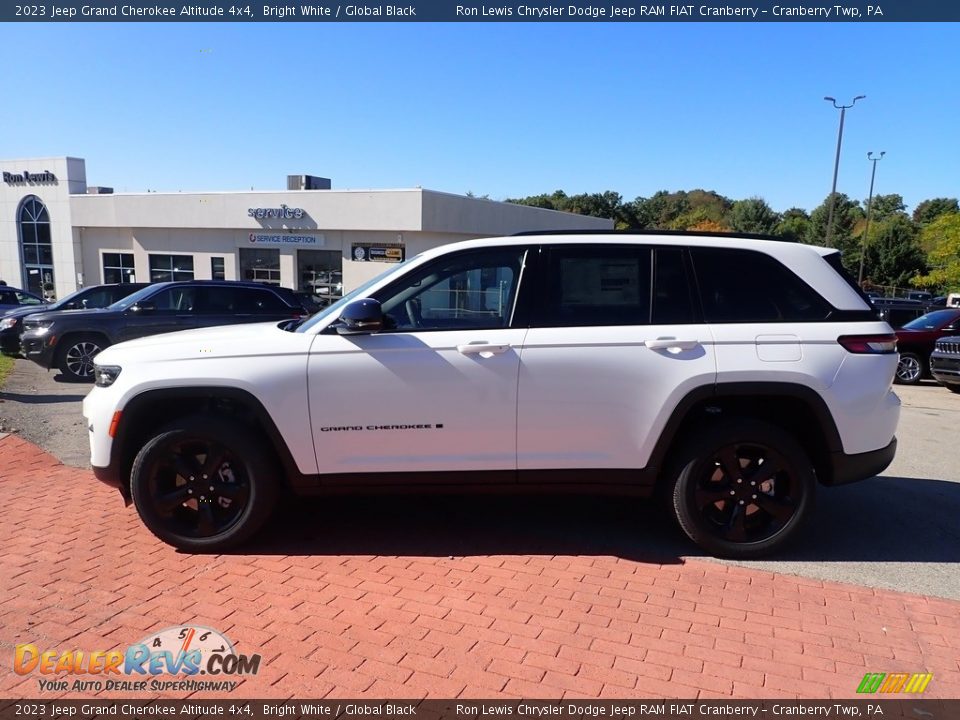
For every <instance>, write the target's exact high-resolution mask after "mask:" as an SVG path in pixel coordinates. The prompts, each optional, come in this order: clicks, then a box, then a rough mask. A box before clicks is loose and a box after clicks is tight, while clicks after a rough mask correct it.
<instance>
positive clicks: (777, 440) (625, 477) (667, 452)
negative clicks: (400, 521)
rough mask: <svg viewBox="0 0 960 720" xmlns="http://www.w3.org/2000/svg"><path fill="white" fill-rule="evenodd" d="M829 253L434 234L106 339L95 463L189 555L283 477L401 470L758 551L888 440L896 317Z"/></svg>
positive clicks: (398, 474)
mask: <svg viewBox="0 0 960 720" xmlns="http://www.w3.org/2000/svg"><path fill="white" fill-rule="evenodd" d="M840 267H841V266H840V264H839V254H838V253H836V252H835V251H832V250H827V249H823V248H817V247H811V246H805V245H797V244H792V243H787V242H775V241H770V240H761V239H754V238H749V237H742V236H722V237H713V236H707V235H671V234H668V233H657V234H631V235H620V234H607V235H575V234H569V235H567V234H547V235H539V236H536V235H529V236H519V237H510V238H495V239H488V240H474V241H467V242H461V243H456V244H452V245H447V246H444V247H441V248H437V249H435V250H431V251H429V252H426V253H424V254H422V255H418V256H417V257H415V258H412V259H410V260H408V261H407V262H406V263H403V264H402V265H398V266H394V267H392V268H390V269H389V270H388V271H387V272H385V273H384V274H383V275H381V276H379V277H378V278H376V279H374V280H372V281H370V282H368V283H367V284H365V285H363V286H362V287H360V288H358V289H356V290H354V291H353V292H352V293H350V294H349V295H347V296H346V297H344V298H343V299H342V300H340V301H339V302H337V303H335V304H334V305H332V306H330V307H329V308H327V309H326V310H324V311H322V312H320V313H318V314H317V315H315V316H313V317H312V318H311V319H310V320H309V321H306V322H305V323H302V324H300V325H299V326H298V327H295V328H292V327H291V326H290V324H287V325H285V324H283V323H280V324H278V323H264V324H257V325H248V326H241V327H230V328H222V329H206V330H201V331H186V332H181V333H175V334H171V335H164V336H161V337H154V338H149V339H143V340H135V341H132V342H127V343H122V344H120V345H115V346H113V347H109V348H107V349H106V350H104V351H103V352H102V353H101V354H100V355H98V356H97V358H96V387H95V388H94V389H93V390H92V391H91V392H90V394H89V395H88V396H87V398H86V400H85V401H84V404H83V411H84V415H85V417H86V418H87V421H88V425H89V429H90V447H91V461H92V465H93V467H94V471H95V473H96V474H97V476H98V477H99V478H100V479H102V480H104V481H107V482H109V483H111V484H114V485H116V486H118V487H119V488H120V489H121V491H122V492H123V494H124V496H125V497H126V498H127V499H128V501H129V500H130V499H131V498H132V500H133V503H134V504H135V506H136V508H137V511H138V512H139V514H140V516H141V518H142V519H143V521H144V522H145V523H146V525H147V526H148V527H149V528H150V530H152V531H153V532H154V533H155V534H156V535H157V536H158V537H160V538H161V539H163V540H165V541H166V542H168V543H170V544H173V545H175V546H177V547H179V548H183V549H187V550H192V551H219V550H221V549H224V548H227V547H230V546H233V545H236V544H238V543H240V542H241V541H243V540H245V539H247V538H249V537H250V536H251V535H252V534H253V533H254V532H256V531H257V530H258V529H259V528H260V527H261V526H262V525H263V523H264V522H265V521H266V520H267V518H268V517H269V516H270V514H271V512H272V510H273V507H274V500H275V498H276V495H277V490H278V488H279V486H281V485H286V486H288V487H289V488H291V489H292V490H293V491H295V492H297V493H304V494H312V493H325V492H335V491H338V490H339V491H343V490H344V489H345V488H351V487H359V486H362V487H364V488H365V489H367V490H369V489H370V488H372V487H373V488H378V489H382V490H385V491H389V490H397V489H398V488H399V487H401V486H402V487H403V488H404V489H405V490H408V491H409V490H410V489H414V490H423V491H429V490H438V489H445V490H450V489H451V488H452V489H455V490H456V491H458V492H459V491H467V490H476V489H491V488H496V489H498V490H503V491H513V492H525V491H534V490H547V489H552V490H558V489H560V490H565V491H568V492H570V491H573V492H589V493H601V492H603V493H622V494H635V495H644V494H652V493H653V492H654V491H655V490H658V489H659V490H662V491H663V492H664V493H665V494H666V496H667V497H668V498H669V499H670V502H671V505H672V509H673V512H674V513H675V515H676V518H677V520H678V521H679V523H680V525H681V527H682V528H683V530H684V531H685V532H686V533H687V535H688V536H689V537H690V538H691V539H693V540H694V541H695V542H697V543H698V544H700V545H701V546H702V547H703V548H705V549H706V550H708V551H709V552H711V553H714V554H717V555H726V556H735V557H752V556H757V555H760V554H763V553H766V552H768V551H771V550H773V549H774V548H777V547H779V546H780V545H781V543H783V542H784V541H786V540H787V539H788V538H789V537H791V536H793V535H794V534H795V533H796V531H797V529H798V528H799V527H800V526H801V524H802V522H803V521H804V519H805V518H807V517H808V516H809V515H810V511H811V507H812V503H813V496H814V490H815V486H816V485H817V483H818V482H819V483H820V484H823V485H838V484H841V483H846V482H851V481H854V480H860V479H862V478H867V477H870V476H872V475H874V474H876V473H878V472H881V471H882V470H883V469H884V468H886V467H887V465H888V464H889V463H890V461H891V459H892V458H893V455H894V452H895V449H896V439H895V437H894V432H895V430H896V426H897V420H898V418H899V412H900V403H899V400H898V399H897V397H896V395H894V394H893V392H892V391H891V383H892V380H893V376H894V371H895V369H896V367H897V353H896V344H895V336H894V335H893V333H892V331H891V329H890V326H889V325H887V324H886V323H884V322H882V321H878V320H877V319H876V317H875V316H874V314H873V312H872V310H871V309H870V307H869V305H868V304H867V302H866V301H865V300H864V298H863V296H862V295H861V294H860V293H859V292H858V291H857V290H856V287H855V285H854V284H853V283H851V282H850V281H849V278H847V277H846V276H844V275H842V274H841V271H840Z"/></svg>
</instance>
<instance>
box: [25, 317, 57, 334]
mask: <svg viewBox="0 0 960 720" xmlns="http://www.w3.org/2000/svg"><path fill="white" fill-rule="evenodd" d="M52 327H53V320H39V321H34V322H32V323H30V324H29V325H27V324H26V323H24V327H23V329H24V332H27V331H30V330H33V332H35V333H36V334H37V335H46V334H47V333H48V332H50V328H52Z"/></svg>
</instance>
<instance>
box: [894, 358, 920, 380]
mask: <svg viewBox="0 0 960 720" xmlns="http://www.w3.org/2000/svg"><path fill="white" fill-rule="evenodd" d="M922 377H923V361H922V360H921V359H920V356H919V355H917V354H916V353H910V352H906V353H900V362H898V363H897V375H896V381H897V382H898V383H900V384H901V385H916V384H917V383H918V382H920V378H922Z"/></svg>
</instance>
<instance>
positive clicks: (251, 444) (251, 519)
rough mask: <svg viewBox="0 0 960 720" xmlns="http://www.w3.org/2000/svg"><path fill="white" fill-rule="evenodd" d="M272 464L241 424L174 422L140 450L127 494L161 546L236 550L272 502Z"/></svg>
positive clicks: (254, 436) (200, 419)
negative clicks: (163, 544) (167, 544)
mask: <svg viewBox="0 0 960 720" xmlns="http://www.w3.org/2000/svg"><path fill="white" fill-rule="evenodd" d="M273 466H274V463H271V454H270V452H269V451H268V449H267V447H266V445H265V444H264V441H263V439H262V438H261V437H259V436H258V435H257V434H256V433H255V432H253V431H252V430H251V429H250V428H249V427H247V426H246V425H243V424H241V423H238V422H235V421H232V420H229V419H226V418H221V417H213V416H197V417H193V418H186V419H182V420H178V421H176V422H175V423H173V424H172V425H170V426H168V427H167V428H166V429H164V430H162V431H161V432H160V433H159V434H158V435H157V436H156V437H154V438H153V439H152V440H150V442H148V443H147V444H146V445H144V446H143V449H141V450H140V452H139V453H138V454H137V457H136V459H135V460H134V462H133V468H132V471H131V475H130V492H131V495H132V496H133V502H134V505H135V506H136V508H137V512H138V513H139V514H140V518H141V519H142V520H143V522H144V524H145V525H146V526H147V527H148V528H149V529H150V531H151V532H152V533H153V534H154V535H156V536H157V537H158V538H160V539H161V540H163V541H164V542H167V543H169V544H170V545H173V546H174V547H177V548H180V549H181V550H189V551H192V552H219V551H222V550H226V549H228V548H231V547H234V546H236V545H239V544H240V543H242V542H243V541H244V540H247V539H248V538H249V537H251V536H252V535H253V534H254V533H255V532H257V530H259V529H260V528H261V527H262V526H263V524H264V523H265V522H266V521H267V520H268V519H269V517H270V514H271V513H272V511H273V507H274V505H275V503H276V497H277V483H276V481H275V479H274V473H275V471H274V470H273Z"/></svg>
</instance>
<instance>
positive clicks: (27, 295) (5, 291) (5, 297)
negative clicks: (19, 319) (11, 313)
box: [0, 285, 47, 313]
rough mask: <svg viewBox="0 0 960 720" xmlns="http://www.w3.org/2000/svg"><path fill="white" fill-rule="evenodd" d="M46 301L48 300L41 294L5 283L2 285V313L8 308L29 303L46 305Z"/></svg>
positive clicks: (0, 303) (0, 308)
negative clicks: (8, 285)
mask: <svg viewBox="0 0 960 720" xmlns="http://www.w3.org/2000/svg"><path fill="white" fill-rule="evenodd" d="M46 302H47V301H46V300H44V299H43V298H42V297H40V296H39V295H34V294H33V293H31V292H27V291H26V290H19V289H17V288H13V287H7V286H5V285H4V286H0V313H4V312H6V311H8V310H16V309H18V308H21V307H25V306H28V305H30V306H34V307H36V306H38V305H46Z"/></svg>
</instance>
